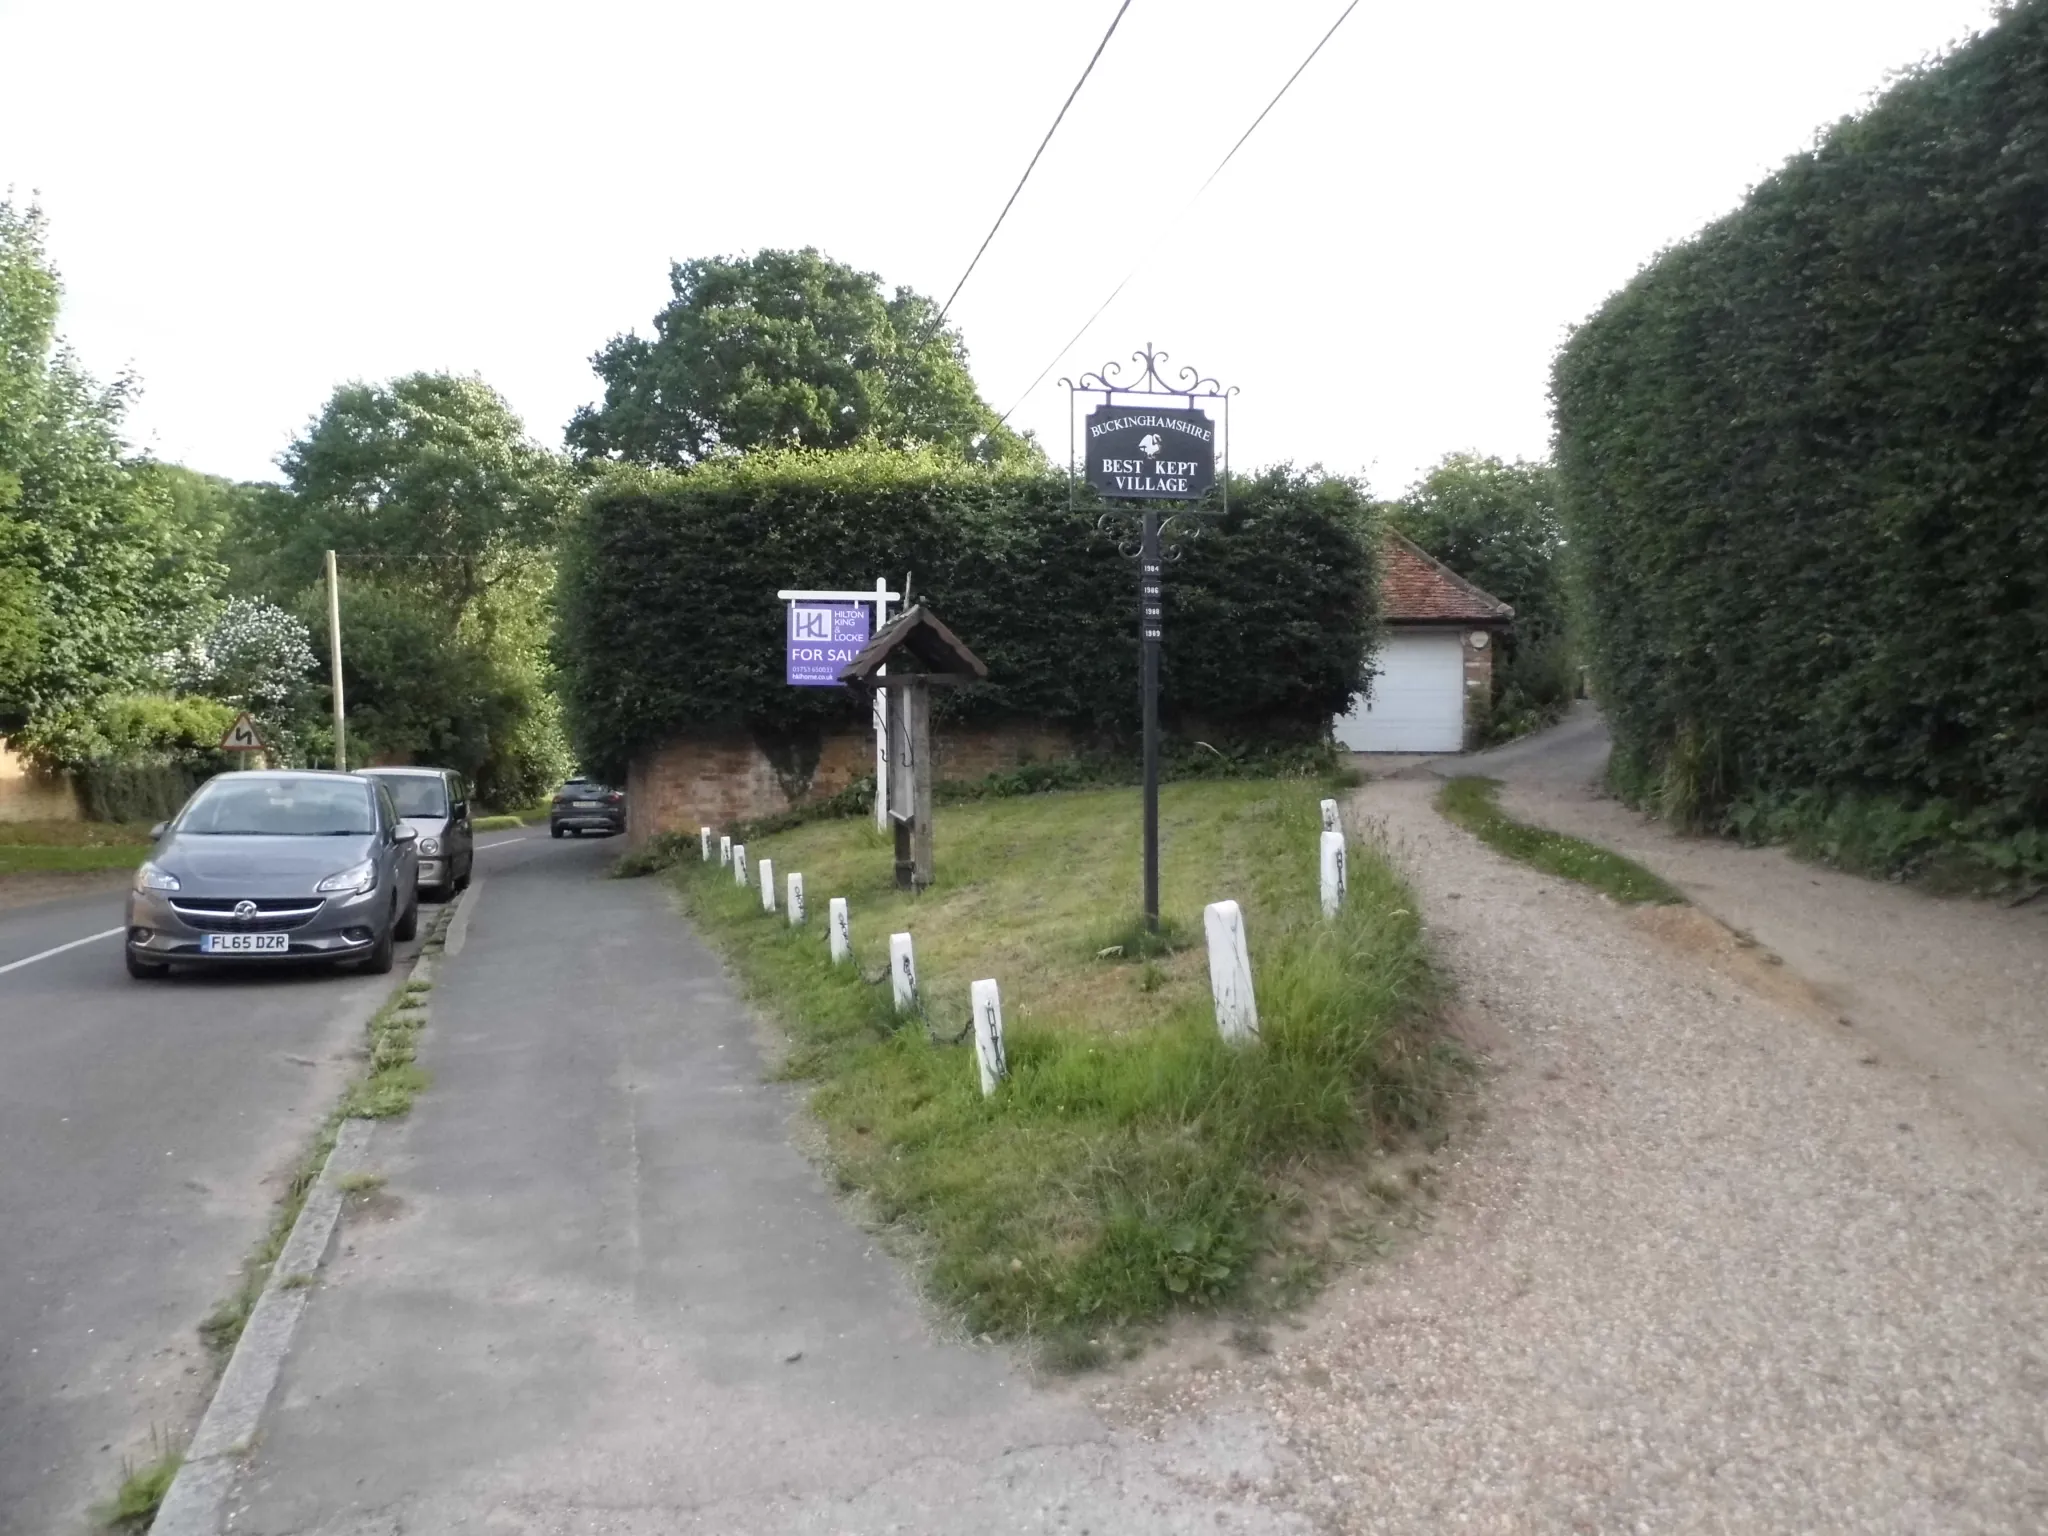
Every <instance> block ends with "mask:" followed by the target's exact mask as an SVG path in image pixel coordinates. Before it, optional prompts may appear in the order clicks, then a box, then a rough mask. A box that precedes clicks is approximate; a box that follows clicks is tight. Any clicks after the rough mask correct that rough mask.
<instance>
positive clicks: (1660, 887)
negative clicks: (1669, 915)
mask: <svg viewBox="0 0 2048 1536" xmlns="http://www.w3.org/2000/svg"><path fill="white" fill-rule="evenodd" d="M1499 793H1500V781H1499V780H1498V779H1448V780H1446V781H1445V782H1444V787H1443V788H1442V789H1440V790H1438V791H1437V796H1436V807H1437V809H1438V810H1440V811H1442V812H1443V813H1444V815H1445V816H1447V817H1449V818H1450V819H1451V820H1452V821H1454V822H1456V823H1457V824H1458V825H1459V826H1461V827H1463V828H1464V829H1465V830H1466V831H1467V832H1470V833H1472V834H1473V835H1474V836H1476V837H1477V838H1478V839H1479V840H1480V841H1481V842H1483V843H1485V844H1486V845H1487V846H1488V847H1489V848H1493V849H1495V850H1497V851H1498V852H1501V853H1504V854H1506V855H1507V856H1508V857H1509V858H1511V859H1520V860H1521V861H1522V862H1523V863H1524V864H1530V865H1534V866H1535V867H1536V868H1537V869H1540V870H1542V871H1543V872H1544V873H1545V874H1547V875H1561V876H1562V877H1563V878H1565V879H1567V880H1576V881H1578V882H1579V883H1580V884H1581V885H1590V886H1592V887H1593V889H1595V890H1596V891H1604V892H1606V893H1607V894H1608V895H1609V896H1612V897H1613V898H1614V899H1615V900H1616V901H1620V902H1626V903H1629V904H1630V905H1636V904H1640V903H1645V902H1648V903H1654V904H1657V905H1665V906H1675V905H1678V904H1680V903H1682V902H1683V901H1684V900H1685V897H1683V896H1682V895H1680V894H1679V892H1678V890H1677V889H1676V888H1675V887H1673V886H1672V885H1670V884H1668V883H1667V882H1666V881H1664V880H1662V879H1660V878H1659V877H1658V876H1656V875H1654V874H1652V873H1651V872H1650V871H1649V870H1647V869H1645V868H1643V866H1642V865H1640V864H1638V863H1636V861H1635V860H1633V859H1626V858H1623V857H1622V856H1621V855H1620V854H1618V853H1616V852H1614V851H1613V850H1612V849H1611V848H1602V847H1601V846H1600V845H1599V844H1598V843H1589V842H1587V841H1586V840H1585V839H1584V838H1578V837H1571V836H1568V835H1567V834H1565V833H1563V832H1552V831H1550V830H1549V829H1548V828H1546V827H1534V826H1531V825H1529V823H1527V822H1526V821H1517V820H1515V818H1514V817H1512V816H1510V815H1509V814H1508V813H1507V812H1506V811H1504V810H1502V809H1501V808H1500V804H1499V801H1498V799H1497V798H1496V797H1497V796H1498V795H1499Z"/></svg>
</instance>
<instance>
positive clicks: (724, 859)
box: [718, 837, 732, 869]
mask: <svg viewBox="0 0 2048 1536" xmlns="http://www.w3.org/2000/svg"><path fill="white" fill-rule="evenodd" d="M731 862H732V839H731V838H729V837H721V838H720V839H719V840H718V867H719V868H720V869H723V868H724V867H725V866H726V865H728V864H730V863H731Z"/></svg>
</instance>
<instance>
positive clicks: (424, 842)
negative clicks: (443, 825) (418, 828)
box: [420, 837, 441, 859]
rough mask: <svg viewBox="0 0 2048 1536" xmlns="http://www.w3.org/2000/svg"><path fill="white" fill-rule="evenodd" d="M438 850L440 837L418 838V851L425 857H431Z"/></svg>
mask: <svg viewBox="0 0 2048 1536" xmlns="http://www.w3.org/2000/svg"><path fill="white" fill-rule="evenodd" d="M440 851H441V839H439V838H438V837H423V838H421V839H420V852H421V853H422V854H424V855H425V856H426V857H428V858H430V859H431V858H433V857H434V855H436V854H437V853H439V852H440Z"/></svg>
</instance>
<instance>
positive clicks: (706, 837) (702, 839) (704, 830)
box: [697, 827, 711, 864]
mask: <svg viewBox="0 0 2048 1536" xmlns="http://www.w3.org/2000/svg"><path fill="white" fill-rule="evenodd" d="M697 841H698V842H699V843H701V844H702V845H703V848H704V862H705V863H706V864H709V863H710V862H711V829H710V828H709V827H699V828H698V829H697Z"/></svg>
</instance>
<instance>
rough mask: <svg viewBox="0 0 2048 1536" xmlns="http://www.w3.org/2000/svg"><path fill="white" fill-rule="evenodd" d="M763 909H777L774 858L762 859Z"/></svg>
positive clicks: (770, 910) (768, 910) (767, 910)
mask: <svg viewBox="0 0 2048 1536" xmlns="http://www.w3.org/2000/svg"><path fill="white" fill-rule="evenodd" d="M761 910H762V911H763V912H773V911H774V910H775V861H774V860H773V859H763V860H762V861H761Z"/></svg>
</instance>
